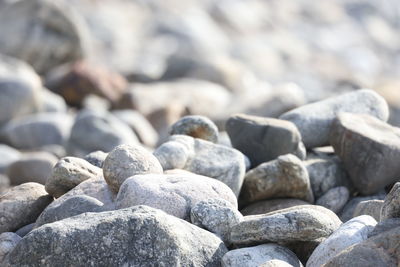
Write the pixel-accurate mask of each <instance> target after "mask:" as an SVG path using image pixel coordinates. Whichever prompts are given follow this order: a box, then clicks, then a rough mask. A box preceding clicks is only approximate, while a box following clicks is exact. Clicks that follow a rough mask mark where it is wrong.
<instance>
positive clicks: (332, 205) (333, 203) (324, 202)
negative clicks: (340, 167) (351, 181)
mask: <svg viewBox="0 0 400 267" xmlns="http://www.w3.org/2000/svg"><path fill="white" fill-rule="evenodd" d="M349 195H350V193H349V190H348V189H347V187H344V186H339V187H334V188H332V189H330V190H329V191H328V192H326V193H325V194H324V195H323V196H321V197H320V198H319V199H318V200H317V201H316V202H315V204H316V205H320V206H323V207H325V208H327V209H330V210H331V211H333V212H334V213H339V212H340V211H341V210H342V209H343V207H344V205H346V203H347V201H348V200H349Z"/></svg>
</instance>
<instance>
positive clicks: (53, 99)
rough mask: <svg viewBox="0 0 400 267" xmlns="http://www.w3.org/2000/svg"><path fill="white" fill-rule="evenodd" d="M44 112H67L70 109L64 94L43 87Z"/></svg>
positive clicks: (42, 108) (42, 109)
mask: <svg viewBox="0 0 400 267" xmlns="http://www.w3.org/2000/svg"><path fill="white" fill-rule="evenodd" d="M40 110H41V111H42V112H61V113H66V112H67V110H68V106H67V103H65V100H64V98H63V97H62V96H60V95H58V94H56V93H53V92H52V91H50V90H48V89H46V88H43V90H42V107H41V109H40Z"/></svg>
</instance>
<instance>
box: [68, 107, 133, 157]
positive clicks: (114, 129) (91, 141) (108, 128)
mask: <svg viewBox="0 0 400 267" xmlns="http://www.w3.org/2000/svg"><path fill="white" fill-rule="evenodd" d="M138 142H139V141H138V140H137V137H136V136H135V134H134V133H133V132H132V130H131V129H130V128H129V127H128V126H127V125H125V124H124V123H122V122H121V121H120V120H118V119H117V118H116V117H114V116H113V115H112V114H110V113H108V112H106V111H92V110H83V111H81V112H79V114H78V115H77V117H76V119H75V123H74V125H73V127H72V130H71V136H70V138H69V144H68V149H69V151H70V154H72V155H75V156H80V157H83V156H85V155H86V154H88V153H90V152H93V151H97V150H101V151H103V152H109V151H111V150H113V149H114V148H115V147H116V146H118V145H121V144H131V145H134V144H138Z"/></svg>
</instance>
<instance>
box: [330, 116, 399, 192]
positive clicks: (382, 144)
mask: <svg viewBox="0 0 400 267" xmlns="http://www.w3.org/2000/svg"><path fill="white" fill-rule="evenodd" d="M330 142H331V144H332V146H333V147H334V148H335V153H336V154H337V155H338V156H339V157H340V158H341V159H342V160H343V163H344V165H345V168H346V170H347V172H348V173H349V175H350V178H351V180H352V181H353V184H354V186H355V187H356V189H357V190H358V191H359V192H360V193H362V194H364V195H370V194H373V193H376V192H377V191H379V190H380V189H382V188H384V187H385V186H387V185H389V184H391V183H394V182H396V181H397V180H398V179H399V178H398V176H399V174H400V167H399V164H398V162H397V160H396V159H397V158H398V157H400V128H396V127H393V126H390V125H389V124H387V123H385V122H383V121H380V120H379V119H376V118H374V117H372V116H368V115H360V114H350V113H341V114H339V115H338V117H337V118H336V119H335V120H334V122H333V125H332V131H331V138H330Z"/></svg>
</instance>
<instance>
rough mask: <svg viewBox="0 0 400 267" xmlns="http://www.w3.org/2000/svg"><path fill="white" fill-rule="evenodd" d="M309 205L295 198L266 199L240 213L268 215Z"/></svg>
mask: <svg viewBox="0 0 400 267" xmlns="http://www.w3.org/2000/svg"><path fill="white" fill-rule="evenodd" d="M309 204H310V203H308V202H306V201H304V200H300V199H296V198H277V199H268V200H262V201H258V202H254V203H252V204H250V205H248V206H246V207H245V208H243V209H241V210H240V212H241V213H242V214H243V215H245V216H246V215H257V214H264V213H269V212H272V211H276V210H281V209H286V208H291V207H294V206H300V205H309Z"/></svg>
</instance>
